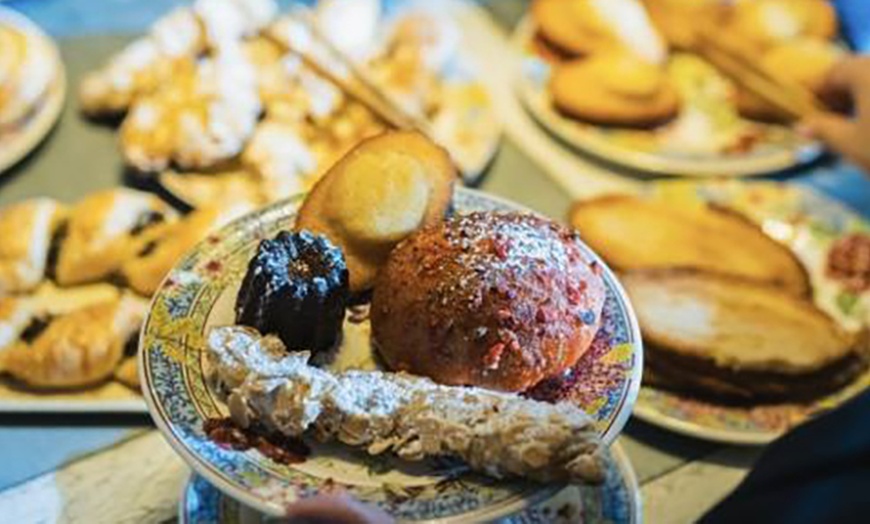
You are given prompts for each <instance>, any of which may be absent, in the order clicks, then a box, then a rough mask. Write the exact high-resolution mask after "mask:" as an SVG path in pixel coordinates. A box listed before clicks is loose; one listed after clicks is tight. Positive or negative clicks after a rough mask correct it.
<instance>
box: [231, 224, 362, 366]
mask: <svg viewBox="0 0 870 524" xmlns="http://www.w3.org/2000/svg"><path fill="white" fill-rule="evenodd" d="M347 298H348V271H347V265H346V264H345V261H344V255H343V254H342V252H341V250H340V249H338V248H337V247H335V246H334V245H333V244H332V243H330V241H329V240H328V239H327V238H326V237H324V236H320V235H314V234H312V233H309V232H308V231H301V232H298V233H291V232H287V231H282V232H281V233H278V235H277V236H276V237H275V238H274V239H272V240H263V241H262V242H260V246H259V247H258V248H257V254H256V255H254V258H252V259H251V262H250V264H249V265H248V271H247V273H246V274H245V279H244V280H243V281H242V287H241V289H239V295H238V297H237V299H236V322H238V323H239V324H243V325H246V326H251V327H254V328H256V329H258V330H259V331H260V332H261V333H264V334H266V333H274V334H276V335H278V337H279V338H280V339H281V341H282V342H284V344H285V345H286V346H287V348H288V349H291V350H305V349H307V350H311V351H321V350H326V349H330V348H332V347H333V346H335V344H336V343H337V341H338V339H339V337H340V334H341V325H342V321H343V319H344V309H345V306H346V304H347Z"/></svg>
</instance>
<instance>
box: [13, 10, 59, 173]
mask: <svg viewBox="0 0 870 524" xmlns="http://www.w3.org/2000/svg"><path fill="white" fill-rule="evenodd" d="M0 23H4V24H9V25H12V26H15V27H16V28H18V29H20V30H22V31H24V32H27V33H31V34H34V35H37V37H39V38H43V39H45V40H46V41H47V43H48V45H49V47H50V48H51V49H52V51H53V53H54V56H55V62H56V64H57V67H56V72H55V79H54V81H53V82H52V84H51V86H50V87H49V88H48V91H47V92H46V93H45V95H43V99H42V100H41V101H40V103H39V107H38V108H37V110H36V112H35V113H34V114H32V115H30V116H29V117H27V118H26V119H25V121H24V122H23V123H21V124H20V126H19V127H17V128H16V129H14V130H11V131H3V132H2V133H0V173H2V172H4V171H6V170H7V169H9V168H10V167H12V166H13V165H15V164H17V163H18V162H20V161H21V160H22V159H23V158H24V157H25V156H27V154H28V153H30V152H31V151H33V150H34V149H35V148H36V146H38V145H39V143H40V142H42V140H43V139H44V138H45V137H46V136H48V133H49V132H50V131H51V129H52V127H54V124H55V123H56V122H57V120H58V118H60V114H61V112H62V111H63V102H64V99H65V97H66V72H65V71H64V68H63V63H62V62H61V60H60V52H59V51H58V50H57V46H55V44H54V42H52V41H51V39H50V38H49V37H48V36H47V35H46V34H45V33H43V32H42V30H41V29H39V28H38V27H37V26H36V24H34V23H33V22H31V21H30V20H28V19H27V18H25V17H24V16H22V15H21V14H19V13H17V12H15V11H13V10H12V9H9V8H6V7H2V6H0Z"/></svg>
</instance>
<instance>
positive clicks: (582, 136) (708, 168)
mask: <svg viewBox="0 0 870 524" xmlns="http://www.w3.org/2000/svg"><path fill="white" fill-rule="evenodd" d="M533 35H534V21H533V20H532V17H531V15H529V14H527V15H525V16H524V17H523V19H522V20H520V22H519V23H518V24H517V26H516V28H515V29H514V32H513V35H512V36H511V43H512V45H513V46H514V49H516V50H517V53H518V54H519V55H520V60H519V63H520V67H519V70H518V71H517V72H516V77H517V81H516V86H515V87H516V92H517V95H518V98H519V99H520V101H521V102H522V105H523V106H524V107H525V108H526V109H527V110H528V112H529V113H530V114H531V115H532V117H533V118H534V119H535V120H536V121H537V122H538V123H539V124H540V125H541V126H543V127H544V128H545V129H546V130H547V131H549V132H550V133H552V134H553V135H554V136H555V137H557V138H559V139H560V140H561V141H563V142H564V143H566V144H567V145H569V146H571V147H573V148H574V149H576V150H578V151H582V152H585V153H587V154H590V155H592V156H594V157H596V158H597V159H599V160H604V161H606V162H608V163H611V164H614V165H617V166H622V167H627V168H630V169H635V170H638V171H640V172H641V174H648V175H667V176H685V177H696V178H710V177H749V176H759V175H764V174H770V173H775V172H779V171H784V170H787V169H789V168H793V167H796V166H800V165H805V164H808V163H810V162H812V161H814V160H816V159H817V158H818V157H819V156H820V155H821V154H822V151H823V149H822V146H821V144H819V143H818V142H814V141H807V142H806V143H805V144H804V145H803V146H802V147H796V148H794V149H785V148H783V149H782V150H781V151H777V152H770V153H768V154H765V155H758V156H737V157H733V158H728V157H725V156H721V155H720V156H718V157H717V156H715V155H709V156H700V157H698V158H689V157H686V158H681V157H678V156H668V155H662V154H656V153H655V152H647V151H642V150H638V149H632V148H631V147H628V146H624V145H621V144H618V143H615V142H614V141H613V140H609V139H607V138H606V137H605V136H604V134H603V132H602V131H603V130H604V128H603V127H601V126H595V125H592V124H582V123H579V122H576V121H574V120H571V119H569V118H567V117H564V116H562V115H560V114H559V113H558V112H557V111H556V110H555V109H553V107H552V104H551V103H550V100H549V97H548V95H547V93H546V89H544V88H543V82H544V81H545V78H544V77H545V76H546V75H545V74H544V73H542V72H541V70H542V68H544V67H546V64H544V63H543V62H542V60H541V59H540V58H538V57H535V56H532V55H531V54H530V53H529V52H528V50H527V49H528V46H529V44H530V42H531V41H532V37H533ZM538 77H540V78H538Z"/></svg>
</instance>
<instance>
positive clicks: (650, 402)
mask: <svg viewBox="0 0 870 524" xmlns="http://www.w3.org/2000/svg"><path fill="white" fill-rule="evenodd" d="M642 194H643V196H646V197H648V198H663V199H665V201H668V202H674V203H700V202H715V203H717V204H720V205H725V206H727V207H732V208H734V209H736V210H737V211H739V212H742V213H744V214H747V216H749V218H750V219H752V220H753V221H755V222H756V223H759V220H760V219H763V220H766V221H765V222H762V223H761V226H762V229H763V230H765V231H766V232H767V233H768V234H771V236H773V237H774V238H777V239H778V240H781V241H784V242H786V243H787V244H788V245H789V247H790V249H792V250H793V251H794V252H795V254H796V255H797V256H798V258H800V259H801V260H802V262H803V263H804V264H807V263H809V264H810V267H808V270H809V273H810V277H811V279H812V280H813V288H814V290H815V299H814V301H815V302H816V303H817V305H818V306H819V307H820V308H822V309H824V310H826V311H827V312H828V313H829V314H832V315H833V316H835V317H836V316H837V312H836V311H834V309H833V308H836V307H839V306H838V305H837V303H836V299H835V298H831V297H832V296H831V295H830V294H829V293H828V289H825V290H822V291H820V290H819V288H821V287H826V288H828V287H830V286H836V285H837V284H836V283H835V282H834V281H830V280H829V279H828V280H829V281H828V282H825V279H826V277H825V276H824V275H823V274H822V273H821V268H818V267H816V266H817V263H813V261H812V259H813V258H814V257H813V256H812V254H811V252H812V253H815V252H816V250H818V249H821V250H823V251H824V250H825V249H824V248H823V247H822V246H823V245H825V244H824V243H825V242H826V241H825V240H824V238H826V237H825V236H824V235H830V237H831V238H830V239H829V240H828V241H833V239H835V238H837V236H838V234H837V233H838V232H841V233H842V234H843V235H845V234H848V233H849V232H852V231H865V232H868V233H870V223H868V222H867V221H866V220H865V219H864V218H862V217H861V216H860V215H859V214H858V213H856V212H855V211H853V210H851V209H849V208H848V207H847V206H845V205H843V204H841V203H840V202H837V201H835V200H833V199H831V198H829V197H827V196H823V195H822V194H820V193H819V192H817V191H816V190H814V189H812V188H811V187H809V186H807V185H804V184H800V183H782V182H769V181H752V182H744V181H738V180H728V181H709V182H699V181H691V180H670V181H659V182H655V183H653V184H650V185H649V186H647V189H646V191H645V192H644V193H642ZM763 217H767V218H763ZM788 217H792V218H788ZM787 220H794V221H796V222H795V224H796V225H794V226H793V231H792V232H791V233H789V231H788V230H787V229H786V228H784V227H783V224H784V223H786V221H787ZM804 220H806V222H804ZM811 228H815V231H816V232H815V233H806V234H803V230H804V229H808V230H809V229H811ZM828 230H829V231H830V232H828V233H826V231H828ZM813 234H815V235H819V236H820V238H821V239H820V240H817V242H818V243H819V245H811V242H812V239H813V238H814V237H813V236H812V235H813ZM788 238H793V242H794V244H795V245H797V248H795V247H794V245H792V241H789V240H788ZM802 246H804V247H802ZM867 302H868V303H870V300H867ZM868 313H870V311H868V312H864V313H862V312H861V311H858V312H857V313H856V314H857V315H859V317H858V318H857V320H856V322H857V323H865V324H866V323H868V321H870V319H868V318H866V317H867V315H868ZM846 321H848V319H846ZM841 323H842V321H841ZM867 387H870V369H868V370H867V371H865V372H864V374H862V375H861V376H860V377H858V378H856V379H855V381H853V382H852V383H851V384H849V385H847V386H846V387H844V388H842V389H841V390H839V391H838V392H836V393H834V394H832V395H829V396H826V397H823V398H821V399H818V400H816V401H814V402H811V403H809V404H807V405H783V406H779V407H771V406H760V407H755V408H751V409H750V408H738V407H724V406H716V405H714V404H711V403H709V402H703V401H700V400H695V399H690V398H687V397H685V396H682V395H679V394H676V393H672V392H667V391H664V390H660V389H657V388H653V387H651V386H647V385H644V386H643V387H642V388H641V391H640V395H639V396H638V400H637V404H636V405H635V409H634V414H635V416H637V418H639V419H640V420H643V421H644V422H647V423H650V424H653V425H656V426H659V427H662V428H664V429H667V430H671V431H674V432H675V433H679V434H682V435H687V436H690V437H696V438H700V439H704V440H710V441H715V442H722V443H728V444H742V445H762V444H767V443H769V442H771V441H772V440H775V439H776V438H778V437H780V436H782V435H783V434H784V433H786V432H787V431H788V430H789V429H790V428H792V427H794V426H795V425H797V424H800V423H801V422H803V421H805V420H808V419H809V418H811V417H812V416H814V415H816V414H819V413H822V412H824V411H827V410H829V409H832V408H834V407H836V406H837V405H839V404H841V403H842V402H845V401H846V400H848V399H849V398H852V396H854V395H856V394H858V393H860V392H861V391H863V390H864V389H865V388H867Z"/></svg>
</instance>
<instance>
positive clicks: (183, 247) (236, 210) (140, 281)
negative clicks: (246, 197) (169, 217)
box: [121, 202, 251, 296]
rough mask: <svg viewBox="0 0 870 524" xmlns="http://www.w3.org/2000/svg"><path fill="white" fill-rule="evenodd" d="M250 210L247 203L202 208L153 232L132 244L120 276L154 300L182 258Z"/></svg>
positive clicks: (138, 238)
mask: <svg viewBox="0 0 870 524" xmlns="http://www.w3.org/2000/svg"><path fill="white" fill-rule="evenodd" d="M250 209H251V206H250V205H248V204H245V203H244V202H240V203H238V204H236V205H233V206H229V207H224V206H212V207H203V208H200V209H197V210H196V211H193V212H191V213H190V214H189V215H187V216H185V217H184V218H183V219H181V220H179V221H177V222H165V223H163V224H158V225H156V226H154V227H153V228H150V229H149V230H147V231H145V232H143V233H142V234H141V235H138V236H137V237H136V238H134V239H133V240H132V247H131V249H130V251H131V254H130V256H129V258H128V259H127V260H126V261H124V263H123V265H122V266H121V276H122V277H123V278H124V281H125V282H126V283H127V285H128V286H130V288H132V289H133V290H134V291H136V292H137V293H139V294H140V295H143V296H151V295H152V294H154V292H155V291H157V288H158V287H159V286H160V283H161V282H162V281H163V278H164V277H165V276H166V275H167V274H168V273H169V271H170V270H171V269H172V268H173V266H175V263H176V262H178V260H179V259H180V258H181V257H182V255H184V254H185V253H187V251H189V250H190V249H191V248H193V246H195V245H196V244H197V243H198V242H200V241H202V240H204V239H205V237H206V236H207V235H208V233H209V232H211V231H214V230H215V229H218V228H219V227H221V226H222V225H224V224H226V223H227V222H229V221H230V220H232V219H234V218H236V217H238V216H240V215H242V214H243V213H245V212H246V211H248V210H250Z"/></svg>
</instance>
